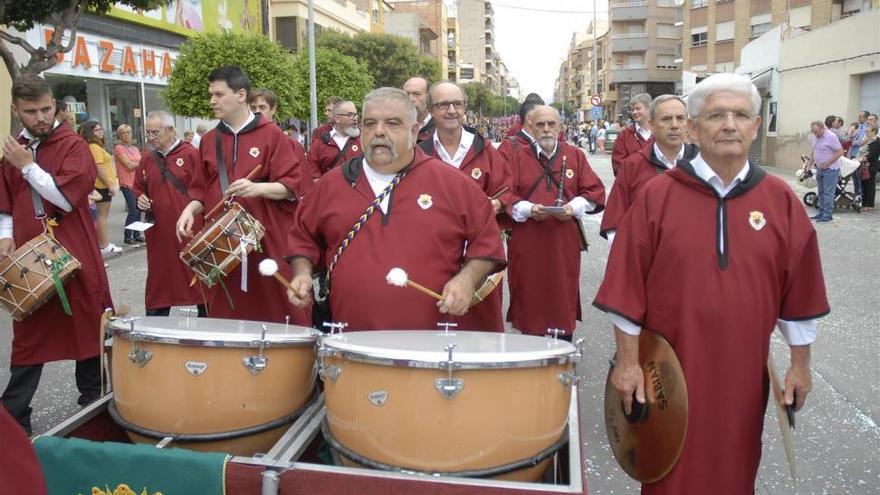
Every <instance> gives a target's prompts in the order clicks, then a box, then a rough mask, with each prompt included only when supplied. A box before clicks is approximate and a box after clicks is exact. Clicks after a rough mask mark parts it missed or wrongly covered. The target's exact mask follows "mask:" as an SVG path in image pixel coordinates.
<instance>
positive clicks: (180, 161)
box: [174, 158, 183, 167]
mask: <svg viewBox="0 0 880 495" xmlns="http://www.w3.org/2000/svg"><path fill="white" fill-rule="evenodd" d="M174 163H176V164H177V166H178V167H182V166H183V158H178V159H177V161H176V162H174Z"/></svg>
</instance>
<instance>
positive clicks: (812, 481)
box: [0, 155, 880, 494]
mask: <svg viewBox="0 0 880 495" xmlns="http://www.w3.org/2000/svg"><path fill="white" fill-rule="evenodd" d="M590 162H591V163H592V165H593V168H594V169H595V170H596V172H597V173H598V175H599V176H600V178H601V179H602V180H603V181H604V183H605V186H606V190H610V188H611V185H612V183H613V179H612V174H611V166H610V158H609V156H608V155H606V156H604V157H603V156H592V155H591V156H590ZM768 171H769V172H770V173H772V174H775V175H778V176H779V177H781V178H783V179H785V180H786V181H788V182H789V183H790V184H791V185H792V188H793V189H794V191H795V192H796V194H797V195H798V196H799V197H802V196H803V194H804V193H805V192H807V189H805V188H803V187H801V186H799V185H797V184H795V182H794V174H793V172H792V171H789V170H781V169H774V168H768ZM810 213H811V214H812V212H810ZM124 215H125V214H124V211H123V203H122V202H121V201H120V200H114V202H113V213H112V216H111V221H110V230H111V240H112V242H115V243H117V244H118V245H120V246H121V245H122V242H121V241H122V227H121V225H122V220H123V219H124ZM600 220H601V215H594V216H590V217H588V218H587V219H586V220H585V225H586V227H587V234H588V237H589V239H590V242H591V246H590V251H589V252H588V253H587V254H585V255H584V256H583V257H582V267H581V294H582V301H581V303H582V307H583V310H584V312H583V316H584V321H583V322H582V323H579V324H578V336H579V337H583V338H585V339H586V343H585V347H584V360H583V362H582V364H581V365H580V367H579V371H580V374H581V377H582V379H581V381H580V383H579V385H578V388H579V391H580V394H581V395H580V396H581V404H580V407H581V417H582V432H583V433H582V435H583V438H582V440H583V442H584V452H585V460H584V470H585V473H586V476H587V479H588V492H589V493H590V494H632V493H637V492H638V485H637V483H635V482H634V481H632V480H631V479H630V478H628V477H627V475H626V474H625V473H624V472H623V471H622V470H621V469H620V468H619V467H618V466H617V464H616V461H615V460H614V458H613V456H612V454H611V451H610V449H609V447H608V441H607V439H606V436H605V431H604V421H603V417H602V403H603V396H604V390H605V377H606V374H607V371H608V360H609V358H610V357H611V355H612V354H613V351H614V341H613V334H612V331H611V328H610V324H609V323H608V321H607V319H606V318H605V316H604V314H603V313H601V312H600V311H598V310H596V309H595V308H593V307H592V306H591V305H590V303H591V301H592V299H593V297H594V296H595V294H596V290H597V289H598V286H599V282H600V280H601V277H602V274H603V273H604V267H605V263H606V260H607V258H608V246H607V244H606V243H605V241H604V240H603V239H602V238H600V237H599V233H598V232H599V222H600ZM816 228H817V232H818V238H819V244H820V249H821V252H822V262H823V271H824V273H825V282H826V285H827V290H828V297H829V299H830V302H831V308H832V312H831V314H830V315H829V316H828V317H826V318H824V319H823V320H822V321H820V323H819V337H818V341H817V342H816V343H815V344H814V345H813V348H812V354H813V371H814V373H813V381H814V388H813V393H812V394H811V395H810V396H809V398H808V400H807V405H806V407H805V408H804V409H803V410H802V411H801V412H800V413H799V414H798V416H797V429H796V430H795V432H794V441H795V444H796V452H797V453H796V463H797V476H798V480H797V483H796V484H793V483H792V480H791V476H790V475H789V474H788V466H787V464H786V461H785V454H784V451H783V449H782V446H781V443H780V434H779V429H778V426H777V423H776V417H775V411H774V410H773V409H772V406H771V407H770V408H768V412H767V415H766V421H765V428H764V437H763V442H764V453H763V458H762V460H761V468H760V470H759V473H758V480H757V483H756V487H755V489H756V493H758V494H795V493H797V494H876V493H880V462H878V454H877V452H880V428H878V426H877V423H878V420H880V381H878V380H877V378H876V377H877V372H878V369H880V357H878V356H880V338H878V336H877V328H878V325H877V321H878V316H880V312H878V309H877V308H880V290H878V289H877V284H878V278H880V259H878V254H880V249H878V248H880V212H877V211H872V212H865V213H861V214H856V213H854V212H846V211H844V212H837V213H836V214H835V219H834V221H833V222H830V223H826V224H818V225H816ZM108 264H109V267H108V269H107V271H108V275H109V278H110V284H111V286H112V290H113V298H114V301H115V302H116V304H117V305H118V304H126V305H128V306H129V307H130V308H131V310H132V313H133V314H143V310H144V308H143V293H144V280H145V278H146V257H145V252H144V251H143V249H130V248H127V249H126V251H125V252H124V253H122V255H120V256H118V257H115V258H113V259H109V260H108ZM507 293H508V291H505V294H507ZM506 304H507V302H505V307H506ZM10 329H11V320H10V318H9V316H8V315H6V314H5V313H4V314H2V315H0V362H2V363H8V362H9V353H10V348H11V340H12V338H11V331H10ZM771 342H772V345H771V347H772V352H773V354H774V356H775V357H776V362H777V366H778V368H779V370H780V373H784V370H785V369H786V368H787V365H788V350H787V346H786V345H785V343H784V341H783V340H782V338H781V336H780V335H779V334H778V332H776V333H774V336H773V338H772V341H771ZM8 378H9V371H8V369H7V367H6V365H3V369H0V384H3V385H4V386H5V383H6V381H7V380H8ZM76 396H77V394H76V389H75V386H74V385H73V364H72V362H62V363H50V364H48V365H47V366H46V367H45V370H44V374H43V380H42V382H41V385H40V389H39V391H38V392H37V396H36V397H35V400H34V404H33V407H34V415H33V427H34V433H40V432H43V431H45V430H47V429H48V428H49V427H51V426H52V425H54V424H57V423H58V422H60V421H61V420H63V419H64V418H66V417H67V416H69V415H70V414H72V413H74V412H75V411H76V410H77V406H76ZM718 400H730V397H728V396H726V395H725V391H723V390H719V391H718ZM718 428H724V425H723V424H719V425H718Z"/></svg>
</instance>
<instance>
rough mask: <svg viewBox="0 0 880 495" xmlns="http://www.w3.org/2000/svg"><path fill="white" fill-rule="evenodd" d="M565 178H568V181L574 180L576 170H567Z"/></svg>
mask: <svg viewBox="0 0 880 495" xmlns="http://www.w3.org/2000/svg"><path fill="white" fill-rule="evenodd" d="M565 177H566V178H567V179H571V178H573V177H574V170H572V169H568V170H566V171H565Z"/></svg>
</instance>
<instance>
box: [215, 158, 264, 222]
mask: <svg viewBox="0 0 880 495" xmlns="http://www.w3.org/2000/svg"><path fill="white" fill-rule="evenodd" d="M260 170H263V166H262V165H257V166H256V167H254V169H253V170H251V172H250V173H249V174H247V177H245V180H251V179H253V178H254V177H256V175H257V174H259V173H260ZM225 202H226V200H224V199H221V200H220V202H219V203H217V205H216V206H214V207H213V208H211V211H209V212H208V214H207V215H205V220H207V219H209V218H211V217H213V216H214V215H215V214H216V213H217V210H219V209H220V207H221V206H223V203H225Z"/></svg>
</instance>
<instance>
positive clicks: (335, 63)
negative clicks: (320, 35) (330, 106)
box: [292, 48, 373, 120]
mask: <svg viewBox="0 0 880 495" xmlns="http://www.w3.org/2000/svg"><path fill="white" fill-rule="evenodd" d="M315 68H316V69H315V70H316V73H315V80H316V85H317V89H318V105H323V102H324V101H326V100H327V98H329V97H330V96H338V97H340V98H343V99H346V100H351V101H352V102H353V103H354V105H355V107H357V108H360V107H361V103H362V102H363V100H364V96H366V94H367V93H369V92H370V91H371V90H372V89H373V77H372V76H371V75H370V72H369V70H368V69H367V66H366V65H365V64H363V63H361V62H359V61H358V60H357V59H355V58H353V57H349V56H347V55H343V54H341V53H339V52H337V51H336V50H330V49H327V48H317V49H316V50H315ZM292 82H293V87H294V103H293V116H294V117H296V118H299V119H302V120H308V118H309V109H310V105H309V54H308V52H307V51H305V50H302V51H300V52H299V53H297V55H296V56H295V57H294V59H293V78H292ZM319 113H320V112H319Z"/></svg>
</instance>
